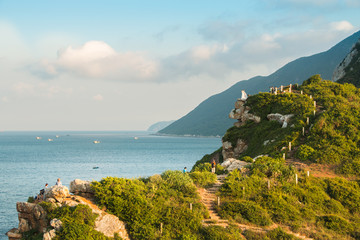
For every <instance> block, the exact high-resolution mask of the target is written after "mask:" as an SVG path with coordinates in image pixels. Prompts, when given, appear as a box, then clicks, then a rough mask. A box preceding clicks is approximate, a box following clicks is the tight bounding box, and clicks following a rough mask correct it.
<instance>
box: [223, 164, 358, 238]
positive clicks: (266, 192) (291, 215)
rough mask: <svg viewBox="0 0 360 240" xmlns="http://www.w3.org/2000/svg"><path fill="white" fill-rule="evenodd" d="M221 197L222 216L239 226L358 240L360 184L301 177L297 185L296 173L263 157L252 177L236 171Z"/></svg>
mask: <svg viewBox="0 0 360 240" xmlns="http://www.w3.org/2000/svg"><path fill="white" fill-rule="evenodd" d="M268 183H270V184H269V185H268ZM221 197H222V204H221V206H220V214H221V216H222V217H224V218H228V219H233V220H235V221H237V222H240V223H252V224H255V225H258V226H266V225H270V224H272V222H274V223H277V224H280V225H285V226H288V227H289V228H290V229H292V230H293V231H296V232H297V231H300V232H302V233H307V234H308V235H310V236H312V237H314V238H315V239H326V238H327V237H329V236H331V237H330V238H332V237H334V236H336V237H338V238H340V239H343V238H351V237H354V236H359V230H358V229H357V228H356V227H355V226H359V224H360V213H359V211H360V185H359V183H357V182H352V181H349V180H345V179H343V178H325V179H321V178H315V177H311V176H310V177H308V176H307V175H305V174H301V173H299V182H298V184H296V182H295V171H294V170H293V168H292V167H291V166H287V165H285V164H284V163H283V162H282V160H280V159H272V158H270V157H261V158H258V159H257V160H256V161H255V163H254V164H252V165H251V167H250V169H249V171H248V174H246V175H244V174H241V173H240V171H233V172H231V173H230V174H229V175H228V177H227V178H226V180H225V183H224V185H223V186H222V188H221ZM309 229H311V230H309ZM323 233H327V235H325V236H323ZM245 236H246V235H245ZM268 237H270V236H268ZM270 239H274V238H272V237H270ZM282 239H291V238H286V237H285V238H282ZM356 239H358V238H356Z"/></svg>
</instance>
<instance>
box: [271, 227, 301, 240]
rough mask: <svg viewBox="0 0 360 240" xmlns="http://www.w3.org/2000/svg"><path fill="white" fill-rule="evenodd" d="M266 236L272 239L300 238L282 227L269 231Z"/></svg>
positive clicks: (287, 239)
mask: <svg viewBox="0 0 360 240" xmlns="http://www.w3.org/2000/svg"><path fill="white" fill-rule="evenodd" d="M266 236H267V237H268V238H269V239H271V240H279V239H281V240H293V239H298V238H296V237H295V236H293V235H291V234H288V233H286V232H284V230H282V228H280V227H278V228H275V229H273V230H271V231H269V232H267V234H266Z"/></svg>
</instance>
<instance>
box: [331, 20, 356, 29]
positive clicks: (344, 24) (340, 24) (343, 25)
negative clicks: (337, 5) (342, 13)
mask: <svg viewBox="0 0 360 240" xmlns="http://www.w3.org/2000/svg"><path fill="white" fill-rule="evenodd" d="M330 27H331V28H332V29H334V30H337V31H344V32H349V31H353V30H354V29H355V27H354V26H353V25H352V24H351V23H349V22H348V21H340V22H332V23H330Z"/></svg>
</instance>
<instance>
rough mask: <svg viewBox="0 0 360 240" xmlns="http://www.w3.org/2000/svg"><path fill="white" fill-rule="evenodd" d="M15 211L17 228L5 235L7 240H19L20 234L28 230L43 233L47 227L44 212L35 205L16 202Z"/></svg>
mask: <svg viewBox="0 0 360 240" xmlns="http://www.w3.org/2000/svg"><path fill="white" fill-rule="evenodd" d="M16 210H17V211H18V213H19V215H18V216H19V226H18V228H13V229H11V230H10V231H9V232H7V233H6V235H7V236H8V237H9V240H15V239H21V238H22V233H23V232H27V231H30V230H32V229H33V230H35V231H37V232H44V230H46V228H47V227H48V225H47V220H46V212H45V210H44V209H43V208H42V207H41V206H40V205H38V204H36V203H28V202H17V203H16Z"/></svg>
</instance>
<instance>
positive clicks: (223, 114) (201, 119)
mask: <svg viewBox="0 0 360 240" xmlns="http://www.w3.org/2000/svg"><path fill="white" fill-rule="evenodd" d="M359 38H360V32H357V33H355V34H353V35H352V36H350V37H348V38H346V39H345V40H343V41H341V42H340V43H338V44H337V45H335V46H334V47H332V48H331V49H329V50H328V51H326V52H322V53H319V54H315V55H312V56H309V57H303V58H299V59H297V60H295V61H293V62H290V63H288V64H286V65H285V66H284V67H282V68H280V69H279V70H277V71H276V72H274V73H273V74H271V75H269V76H266V77H263V76H257V77H254V78H251V79H249V80H245V81H240V82H238V83H236V84H235V85H233V86H232V87H230V88H229V89H227V90H225V91H224V92H221V93H219V94H216V95H213V96H211V97H209V98H208V99H206V100H205V101H203V102H202V103H200V104H199V106H197V107H196V108H195V109H194V110H192V111H191V112H189V113H188V114H187V115H186V116H184V117H182V118H180V119H179V120H177V121H175V122H174V123H173V124H171V125H170V126H168V127H166V128H164V129H163V130H161V131H160V132H159V133H161V134H175V135H185V134H190V135H203V136H216V135H219V136H223V135H224V133H225V132H226V130H227V129H228V128H229V127H231V126H232V124H233V122H234V121H233V120H231V119H229V118H228V114H229V112H230V111H231V109H233V106H234V102H235V101H236V99H237V98H239V97H240V95H241V90H245V91H246V92H247V93H248V94H256V93H258V92H261V91H263V92H267V91H269V87H271V86H280V85H289V84H290V83H292V84H294V83H299V84H301V83H302V82H303V81H304V80H305V79H307V78H309V77H310V76H312V75H314V74H321V76H322V77H324V78H325V79H331V76H332V74H333V71H334V69H335V67H336V66H337V65H338V64H339V63H340V62H341V61H342V60H343V59H344V57H345V56H346V55H347V54H348V53H349V51H350V49H351V47H352V46H353V45H354V43H355V42H357V40H358V39H359Z"/></svg>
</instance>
